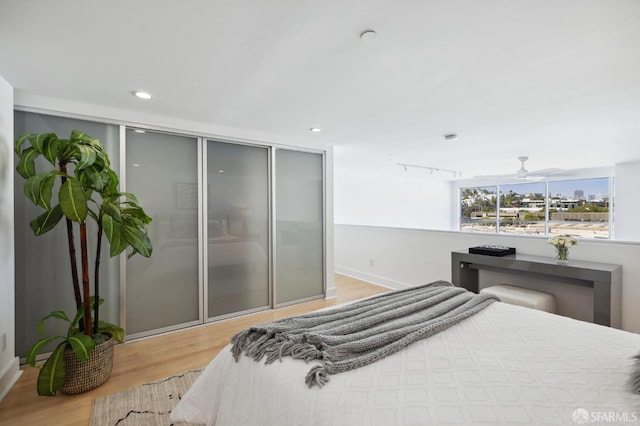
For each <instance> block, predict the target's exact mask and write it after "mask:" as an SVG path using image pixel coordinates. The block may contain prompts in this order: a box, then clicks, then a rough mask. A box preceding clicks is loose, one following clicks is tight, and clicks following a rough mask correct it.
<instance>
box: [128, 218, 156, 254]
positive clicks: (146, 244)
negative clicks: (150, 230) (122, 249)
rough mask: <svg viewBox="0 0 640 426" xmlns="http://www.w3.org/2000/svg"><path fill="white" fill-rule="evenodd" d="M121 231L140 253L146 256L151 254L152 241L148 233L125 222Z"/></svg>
mask: <svg viewBox="0 0 640 426" xmlns="http://www.w3.org/2000/svg"><path fill="white" fill-rule="evenodd" d="M120 232H121V234H122V236H123V237H124V239H125V240H127V242H128V243H129V244H130V245H131V247H133V248H134V249H135V250H136V251H137V252H138V253H140V254H141V255H143V256H144V257H150V256H151V251H152V247H151V241H150V240H149V237H148V236H147V234H146V233H144V232H142V231H141V230H140V229H138V228H136V227H133V226H130V225H128V224H125V223H123V224H122V225H121V226H120Z"/></svg>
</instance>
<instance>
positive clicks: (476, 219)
mask: <svg viewBox="0 0 640 426" xmlns="http://www.w3.org/2000/svg"><path fill="white" fill-rule="evenodd" d="M497 194H498V187H497V186H483V187H478V188H461V191H460V230H462V231H465V232H496V212H497V208H498V203H497V202H498V196H497Z"/></svg>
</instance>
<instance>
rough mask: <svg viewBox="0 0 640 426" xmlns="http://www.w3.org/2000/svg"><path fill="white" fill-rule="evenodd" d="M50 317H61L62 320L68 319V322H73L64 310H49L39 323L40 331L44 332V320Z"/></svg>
mask: <svg viewBox="0 0 640 426" xmlns="http://www.w3.org/2000/svg"><path fill="white" fill-rule="evenodd" d="M49 318H57V319H61V320H63V321H66V322H68V323H70V322H71V320H70V319H69V317H68V316H67V314H66V313H65V312H64V311H52V312H49V313H48V314H47V315H45V316H44V317H42V319H41V320H40V321H38V325H37V326H36V327H37V329H38V331H39V332H40V333H41V334H44V322H45V321H46V320H48V319H49Z"/></svg>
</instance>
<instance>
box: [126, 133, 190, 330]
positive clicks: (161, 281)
mask: <svg viewBox="0 0 640 426" xmlns="http://www.w3.org/2000/svg"><path fill="white" fill-rule="evenodd" d="M197 143H198V140H197V139H195V138H189V137H183V136H175V135H168V134H163V133H155V132H149V131H147V132H146V133H138V132H135V131H134V130H131V129H128V130H127V134H126V163H127V168H126V190H127V191H128V192H131V193H133V194H135V195H136V196H137V197H138V201H139V202H140V204H141V205H142V206H143V208H144V209H145V211H146V212H147V214H148V215H149V216H151V218H152V219H153V221H152V222H151V224H150V225H149V228H148V231H149V237H150V239H151V242H152V244H153V254H152V256H151V258H149V259H147V258H144V257H142V256H133V257H132V258H131V259H129V260H127V263H126V271H127V273H126V331H127V335H128V336H130V337H131V335H138V336H139V335H144V334H150V333H149V332H150V331H152V330H156V331H160V330H168V329H172V328H177V327H180V326H184V325H186V324H190V323H194V322H196V321H199V320H200V299H199V295H200V288H199V281H198V173H197V164H198V147H197ZM134 337H135V336H134Z"/></svg>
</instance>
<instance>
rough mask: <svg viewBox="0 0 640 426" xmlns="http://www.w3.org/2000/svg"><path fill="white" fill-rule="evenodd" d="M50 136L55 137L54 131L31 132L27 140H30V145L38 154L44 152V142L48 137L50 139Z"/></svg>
mask: <svg viewBox="0 0 640 426" xmlns="http://www.w3.org/2000/svg"><path fill="white" fill-rule="evenodd" d="M52 138H55V139H57V137H56V135H55V133H40V134H33V135H31V137H30V138H29V142H31V146H32V147H34V148H35V149H36V151H38V152H39V153H40V154H44V151H45V149H44V147H45V144H46V142H47V141H48V140H49V139H52Z"/></svg>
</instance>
